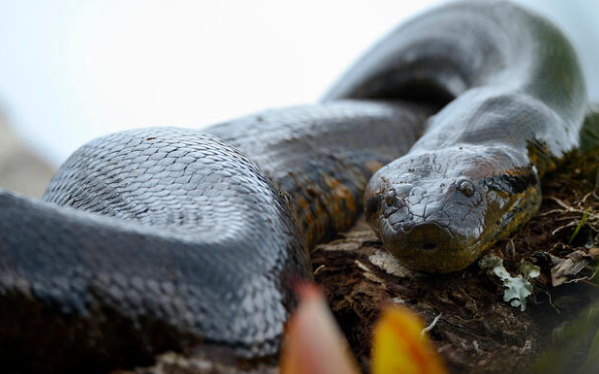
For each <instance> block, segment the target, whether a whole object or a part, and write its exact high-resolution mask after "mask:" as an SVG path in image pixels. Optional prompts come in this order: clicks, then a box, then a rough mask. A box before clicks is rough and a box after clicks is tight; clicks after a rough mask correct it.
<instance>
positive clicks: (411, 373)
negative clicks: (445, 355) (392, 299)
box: [372, 306, 447, 374]
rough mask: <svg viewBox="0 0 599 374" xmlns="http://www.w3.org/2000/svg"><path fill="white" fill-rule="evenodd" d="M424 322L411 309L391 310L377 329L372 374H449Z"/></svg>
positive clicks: (383, 317) (392, 308) (380, 321)
mask: <svg viewBox="0 0 599 374" xmlns="http://www.w3.org/2000/svg"><path fill="white" fill-rule="evenodd" d="M424 328H425V325H424V322H423V321H422V319H421V318H420V317H419V316H418V315H417V314H416V313H414V312H413V311H411V310H409V309H408V308H402V307H396V306H394V307H389V308H387V309H385V310H384V311H383V314H382V316H381V318H380V319H379V321H378V322H377V324H376V326H375V329H374V342H373V352H372V373H373V374H389V373H401V374H447V369H446V368H445V366H444V365H443V362H442V360H441V358H440V357H439V355H438V354H437V352H436V351H435V350H434V349H433V347H432V345H431V343H430V341H429V339H428V336H427V335H426V334H421V331H422V330H423V329H424Z"/></svg>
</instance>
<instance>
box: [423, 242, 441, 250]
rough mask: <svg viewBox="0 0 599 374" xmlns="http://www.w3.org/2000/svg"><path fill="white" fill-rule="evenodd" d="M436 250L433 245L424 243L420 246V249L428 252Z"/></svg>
mask: <svg viewBox="0 0 599 374" xmlns="http://www.w3.org/2000/svg"><path fill="white" fill-rule="evenodd" d="M435 248H437V246H436V245H435V244H434V243H426V244H423V245H422V249H424V250H427V251H430V250H432V249H435Z"/></svg>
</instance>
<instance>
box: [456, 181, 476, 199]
mask: <svg viewBox="0 0 599 374" xmlns="http://www.w3.org/2000/svg"><path fill="white" fill-rule="evenodd" d="M458 191H460V192H461V193H462V194H463V195H464V196H466V197H471V196H472V195H474V185H473V184H472V182H470V181H469V180H461V181H460V182H458Z"/></svg>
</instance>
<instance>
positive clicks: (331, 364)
mask: <svg viewBox="0 0 599 374" xmlns="http://www.w3.org/2000/svg"><path fill="white" fill-rule="evenodd" d="M296 292H297V294H298V296H299V300H300V302H299V306H298V308H297V310H296V311H295V313H294V314H293V316H292V317H291V319H290V320H289V323H288V325H287V340H286V341H285V343H284V346H283V355H282V361H281V373H282V374H358V372H359V371H358V369H357V368H356V367H357V366H356V364H355V361H354V360H353V358H352V356H351V352H350V350H349V348H348V345H347V342H346V341H345V339H344V337H343V335H342V333H341V331H339V328H338V327H337V324H336V323H335V320H334V318H333V316H332V314H331V312H330V310H329V308H328V306H327V303H326V301H325V298H324V295H323V293H322V291H321V290H320V289H319V288H317V287H316V286H315V285H313V284H302V285H299V286H298V287H297V289H296Z"/></svg>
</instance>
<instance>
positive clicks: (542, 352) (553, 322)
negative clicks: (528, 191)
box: [312, 150, 599, 373]
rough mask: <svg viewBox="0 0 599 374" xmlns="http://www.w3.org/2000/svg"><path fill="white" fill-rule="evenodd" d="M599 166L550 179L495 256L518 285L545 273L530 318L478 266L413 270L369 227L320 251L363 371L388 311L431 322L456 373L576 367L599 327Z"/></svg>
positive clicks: (578, 163)
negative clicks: (521, 278)
mask: <svg viewBox="0 0 599 374" xmlns="http://www.w3.org/2000/svg"><path fill="white" fill-rule="evenodd" d="M598 166H599V150H594V151H591V152H587V153H586V154H585V155H584V156H583V155H580V154H577V153H576V154H571V155H569V156H568V157H567V160H566V161H565V163H564V164H563V165H562V166H561V167H560V168H559V170H556V171H554V172H552V173H550V174H548V175H546V176H545V178H544V182H543V187H542V189H543V196H544V197H543V202H542V206H541V208H540V210H539V212H538V214H537V215H536V216H535V217H534V218H533V219H531V220H530V221H529V222H528V223H526V224H524V225H523V226H522V227H521V228H520V229H519V230H518V232H517V233H516V234H515V235H513V236H512V237H510V238H508V239H505V240H501V241H499V242H498V243H496V244H495V245H494V247H493V248H492V249H491V250H490V251H489V252H488V255H489V256H495V257H498V258H501V259H502V260H503V264H504V267H505V268H506V269H507V270H508V271H509V272H510V274H511V275H512V276H514V277H517V276H518V275H521V273H522V270H521V269H522V264H529V266H528V267H529V268H537V269H539V270H540V274H539V276H537V277H535V278H533V279H531V280H530V283H531V284H532V286H533V294H532V295H530V296H529V297H528V298H527V303H526V309H525V310H522V308H521V307H517V306H516V307H515V306H512V305H510V303H508V302H506V301H504V292H505V289H506V288H505V287H504V285H503V284H502V283H501V282H500V281H499V279H498V278H497V277H495V276H493V275H490V274H489V273H488V272H487V271H486V270H485V269H482V268H481V266H480V265H479V264H478V263H477V264H474V265H473V266H471V267H470V268H468V269H466V270H464V271H461V272H457V273H453V274H447V275H431V274H424V273H419V272H414V271H411V270H409V269H406V268H405V267H403V266H401V265H400V264H398V263H397V262H396V261H395V260H394V259H393V258H392V257H391V256H389V255H388V254H387V253H386V252H385V250H384V249H383V247H382V244H381V242H380V241H379V240H378V239H377V237H376V236H375V235H374V233H373V232H372V230H370V228H369V227H368V226H367V225H366V224H365V223H364V222H363V221H359V222H358V223H357V224H356V226H355V227H354V228H353V229H352V230H351V231H350V232H348V233H345V234H343V235H342V237H341V238H339V239H337V240H335V241H333V242H330V243H328V244H325V245H321V246H319V247H318V248H317V250H316V251H315V252H314V254H313V256H312V262H313V267H314V270H315V278H316V281H317V282H318V283H319V284H321V285H323V287H324V289H325V291H326V295H327V298H328V300H329V303H330V305H331V308H332V310H333V312H334V314H335V316H336V318H337V321H338V323H339V325H340V326H341V327H342V329H343V331H344V333H345V335H346V336H347V338H348V340H349V342H350V346H351V347H352V350H353V352H354V354H355V356H356V357H357V359H358V361H359V363H360V364H361V366H362V368H363V370H364V372H369V367H370V362H369V356H370V350H371V346H370V341H371V339H370V337H371V333H372V328H373V325H374V322H375V321H376V319H377V317H378V316H379V313H380V310H381V308H383V307H385V306H386V305H389V304H401V305H406V306H409V307H410V308H412V309H414V310H416V311H417V312H418V313H419V314H420V315H421V316H422V317H423V318H424V320H425V321H426V323H427V325H429V326H430V327H432V328H431V329H430V332H429V333H430V336H431V339H432V340H433V341H434V343H435V345H436V348H437V350H438V352H439V353H440V354H441V356H442V357H443V359H444V361H445V363H446V365H447V366H448V368H449V370H450V372H452V373H521V372H528V371H531V372H535V370H539V371H541V370H542V371H543V372H544V373H551V372H555V373H559V372H562V370H564V369H565V368H570V369H571V368H573V367H577V366H579V365H580V364H581V363H582V362H583V361H584V359H585V358H586V352H587V351H588V346H589V344H590V342H591V339H592V338H593V335H594V332H595V331H597V326H598V325H599V316H598V315H597V313H596V312H594V310H595V309H589V308H590V307H589V305H591V303H592V302H593V300H596V299H599V289H598V288H597V285H596V284H595V283H594V282H593V281H592V278H593V277H594V275H595V265H596V261H595V259H596V258H597V257H599V248H598V247H599V243H598V239H599V237H598V234H599V190H598V183H599V179H598V178H599V174H598ZM583 217H584V219H583ZM581 221H582V224H581ZM577 228H578V230H577ZM575 231H577V233H576V234H575V235H574V232H575ZM530 265H533V266H530ZM589 311H591V312H589ZM580 315H583V317H580ZM581 318H582V319H583V322H582V323H581V322H580V320H581ZM435 319H436V322H434V321H435ZM431 324H434V325H433V326H431ZM581 324H582V325H583V326H582V327H581V326H579V325H581ZM573 326H575V327H576V328H577V330H575V327H573ZM547 363H550V365H548V364H547ZM548 366H549V367H548Z"/></svg>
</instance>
